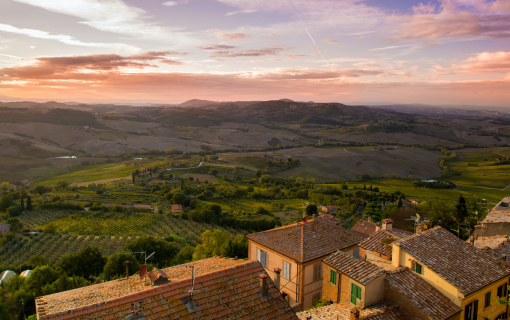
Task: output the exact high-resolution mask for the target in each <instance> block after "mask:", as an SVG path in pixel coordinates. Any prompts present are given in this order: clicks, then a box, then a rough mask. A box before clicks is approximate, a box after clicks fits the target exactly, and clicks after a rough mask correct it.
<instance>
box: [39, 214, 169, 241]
mask: <svg viewBox="0 0 510 320" xmlns="http://www.w3.org/2000/svg"><path fill="white" fill-rule="evenodd" d="M160 219H161V216H160V215H157V214H153V213H118V212H107V213H104V212H87V211H84V212H75V213H73V214H71V215H68V216H66V217H65V218H63V219H59V220H55V221H51V222H48V223H46V224H44V225H42V226H41V228H42V229H43V230H44V229H45V228H48V227H55V230H56V232H58V233H74V234H110V235H118V234H124V235H125V234H137V233H140V232H143V231H145V230H146V229H148V228H149V227H151V226H152V225H153V224H155V223H156V222H158V221H159V220H160Z"/></svg>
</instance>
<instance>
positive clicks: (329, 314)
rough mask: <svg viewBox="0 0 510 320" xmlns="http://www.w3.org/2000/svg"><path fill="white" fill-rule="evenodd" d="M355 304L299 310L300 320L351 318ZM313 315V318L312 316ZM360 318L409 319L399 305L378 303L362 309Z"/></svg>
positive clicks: (344, 319)
mask: <svg viewBox="0 0 510 320" xmlns="http://www.w3.org/2000/svg"><path fill="white" fill-rule="evenodd" d="M353 308H354V306H353V305H346V304H342V303H335V304H331V305H329V306H325V307H321V308H317V309H310V310H307V311H303V312H298V313H297V316H298V318H299V319H300V320H307V319H312V320H350V319H351V310H352V309H353ZM310 317H311V318H310ZM360 319H363V320H364V319H370V320H409V319H408V318H407V317H406V316H405V315H404V314H403V313H402V311H401V310H400V308H399V307H398V306H397V305H392V304H384V303H383V304H377V305H373V306H370V307H368V308H365V309H363V310H361V313H360Z"/></svg>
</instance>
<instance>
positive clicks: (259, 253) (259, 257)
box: [257, 249, 266, 268]
mask: <svg viewBox="0 0 510 320" xmlns="http://www.w3.org/2000/svg"><path fill="white" fill-rule="evenodd" d="M257 260H258V262H260V264H261V265H262V266H263V267H264V268H265V267H266V253H265V252H264V251H262V250H260V249H257Z"/></svg>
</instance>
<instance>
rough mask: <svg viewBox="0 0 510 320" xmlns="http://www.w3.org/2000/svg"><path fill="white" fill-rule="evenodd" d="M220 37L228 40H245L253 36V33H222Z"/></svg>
mask: <svg viewBox="0 0 510 320" xmlns="http://www.w3.org/2000/svg"><path fill="white" fill-rule="evenodd" d="M218 37H219V38H220V39H226V40H244V39H247V38H249V37H251V35H249V34H247V33H221V34H219V35H218Z"/></svg>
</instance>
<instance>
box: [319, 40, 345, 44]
mask: <svg viewBox="0 0 510 320" xmlns="http://www.w3.org/2000/svg"><path fill="white" fill-rule="evenodd" d="M323 41H324V42H326V43H331V44H341V43H340V42H338V41H336V40H333V39H324V40H323Z"/></svg>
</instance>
